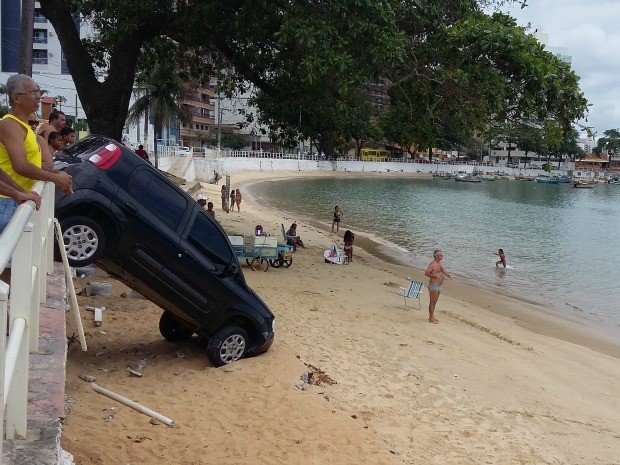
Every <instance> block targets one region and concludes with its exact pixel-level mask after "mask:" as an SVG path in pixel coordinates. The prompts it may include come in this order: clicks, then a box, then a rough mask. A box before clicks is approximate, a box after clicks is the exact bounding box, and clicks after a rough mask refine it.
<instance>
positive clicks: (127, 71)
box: [40, 0, 154, 140]
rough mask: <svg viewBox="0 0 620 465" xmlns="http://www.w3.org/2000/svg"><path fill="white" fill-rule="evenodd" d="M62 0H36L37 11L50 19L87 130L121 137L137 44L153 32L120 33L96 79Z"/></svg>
mask: <svg viewBox="0 0 620 465" xmlns="http://www.w3.org/2000/svg"><path fill="white" fill-rule="evenodd" d="M70 3H71V2H67V1H65V0H40V4H41V12H42V13H43V15H44V16H45V17H46V18H47V19H48V20H49V21H50V22H51V23H52V26H54V29H55V31H56V34H57V35H58V40H59V41H60V45H61V46H62V50H63V52H64V53H65V56H66V58H67V66H68V67H69V71H70V72H71V76H72V77H73V81H74V83H75V88H76V90H77V93H78V96H79V97H80V101H81V102H82V107H83V108H84V112H85V113H86V117H87V118H88V125H89V127H90V131H91V133H94V134H101V135H104V136H108V137H111V138H113V139H116V140H121V137H122V134H123V127H124V125H125V120H126V119H127V113H128V109H129V100H130V98H131V92H132V88H133V82H134V78H135V73H136V66H137V60H138V56H139V52H140V47H141V46H142V44H143V43H144V42H145V40H146V39H147V38H149V37H150V36H152V35H153V33H154V32H152V31H149V30H148V29H147V28H141V29H140V28H139V29H137V30H135V31H134V32H133V34H127V35H125V36H121V38H120V39H119V41H118V43H117V44H116V46H115V47H114V48H113V49H112V50H111V52H110V54H109V59H110V63H109V67H108V69H107V73H106V79H105V80H104V81H102V82H101V81H99V80H98V79H97V77H98V74H97V73H96V71H95V69H94V68H93V64H92V62H93V60H92V57H91V56H90V55H89V53H88V52H87V50H86V49H85V48H84V45H83V44H82V42H81V40H80V32H79V30H78V28H77V26H76V24H75V22H74V21H73V17H72V16H71V11H70V10H69V4H70Z"/></svg>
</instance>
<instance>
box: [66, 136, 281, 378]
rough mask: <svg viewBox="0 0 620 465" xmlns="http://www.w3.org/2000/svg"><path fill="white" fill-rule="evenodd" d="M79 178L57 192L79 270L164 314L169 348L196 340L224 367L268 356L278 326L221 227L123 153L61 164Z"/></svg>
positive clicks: (86, 142) (88, 143)
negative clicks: (94, 270) (118, 285)
mask: <svg viewBox="0 0 620 465" xmlns="http://www.w3.org/2000/svg"><path fill="white" fill-rule="evenodd" d="M54 160H55V166H56V167H57V168H59V169H63V170H65V171H66V172H68V173H69V174H71V176H72V177H73V190H74V192H73V194H70V195H64V194H62V192H60V191H59V190H56V217H57V218H58V220H59V221H60V224H61V227H62V230H63V240H64V244H65V250H66V251H67V254H68V257H69V262H70V264H71V265H72V266H85V265H88V264H90V263H93V262H95V261H96V262H97V264H98V265H99V266H100V267H101V268H102V269H104V270H105V271H107V272H108V273H110V274H111V275H113V276H115V277H116V278H118V279H119V280H120V281H122V282H123V283H125V284H126V285H127V286H129V287H130V288H132V289H135V290H136V291H138V292H139V293H141V294H142V295H143V296H145V297H146V298H147V299H149V300H151V301H152V302H154V303H155V304H157V305H159V306H160V307H161V308H162V309H163V310H164V312H163V314H162V316H161V318H160V322H159V329H160V332H161V334H162V336H163V337H164V338H166V339H167V340H169V341H181V340H184V339H189V338H190V337H191V336H192V335H193V334H197V335H198V337H199V340H200V341H202V342H204V343H205V344H206V348H207V355H208V357H209V359H210V361H211V362H212V363H213V365H215V366H221V365H224V364H226V363H229V362H232V361H234V360H237V359H239V358H242V357H244V356H246V355H255V354H259V353H262V352H265V351H267V350H268V349H269V347H270V346H271V344H272V343H273V338H274V331H275V324H276V323H275V317H274V315H273V313H272V312H271V311H270V309H269V308H268V307H267V305H266V304H265V303H264V302H263V301H262V300H261V298H260V297H258V295H256V293H255V292H254V291H252V289H250V287H249V286H248V284H247V283H246V281H245V278H244V276H243V272H242V270H241V267H240V266H239V262H238V261H237V259H236V258H235V254H234V252H233V249H232V246H231V245H230V242H229V241H228V238H227V237H226V233H225V232H224V231H223V229H222V228H221V226H220V225H219V223H218V222H217V221H215V220H214V219H213V218H212V217H211V216H210V215H209V214H207V212H206V210H204V209H203V208H202V207H201V206H200V205H198V203H196V202H195V201H194V199H192V198H191V197H190V196H189V195H188V194H187V193H186V192H184V191H183V190H182V189H180V188H179V187H178V186H177V185H175V184H174V183H173V182H171V181H170V180H169V179H168V178H167V177H166V176H164V175H163V174H162V173H161V172H160V171H159V170H157V169H155V168H154V167H153V166H151V165H150V164H148V163H146V162H145V161H144V160H142V158H140V157H139V156H138V155H136V154H135V153H134V152H133V151H131V150H130V149H129V148H127V147H125V146H124V145H122V144H120V143H118V142H116V141H114V140H112V139H109V138H106V137H102V136H89V137H87V138H85V139H83V140H81V141H79V142H77V143H75V144H73V145H71V146H69V147H67V148H65V149H63V150H62V151H60V152H57V153H56V155H55V159H54Z"/></svg>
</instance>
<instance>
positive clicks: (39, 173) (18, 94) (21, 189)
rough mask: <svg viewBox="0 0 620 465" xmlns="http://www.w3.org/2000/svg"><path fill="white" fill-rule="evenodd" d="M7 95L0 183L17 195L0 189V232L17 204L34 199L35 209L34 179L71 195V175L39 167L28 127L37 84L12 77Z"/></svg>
mask: <svg viewBox="0 0 620 465" xmlns="http://www.w3.org/2000/svg"><path fill="white" fill-rule="evenodd" d="M6 93H7V95H8V97H9V103H10V106H11V107H10V109H9V112H8V113H7V114H6V115H5V116H4V117H3V118H2V119H1V120H0V171H1V172H2V175H0V180H5V184H7V185H8V187H9V188H10V189H14V190H15V191H16V192H17V194H13V193H12V192H13V191H12V190H10V189H9V191H7V190H6V189H5V190H4V191H2V190H0V233H1V232H2V231H3V230H4V228H5V227H6V225H7V224H8V223H9V221H10V220H11V218H12V217H13V214H14V213H15V210H17V204H18V203H21V202H23V201H25V200H34V201H35V203H36V204H37V208H38V206H39V205H40V202H41V199H40V197H39V195H38V194H36V193H35V192H31V191H32V188H33V186H34V183H35V182H36V181H37V180H42V181H51V182H53V183H54V184H56V185H57V186H58V187H59V188H60V189H61V190H62V191H63V192H64V193H65V194H69V193H71V192H72V190H71V176H69V175H68V174H67V173H65V172H63V171H56V170H43V169H42V168H41V162H42V160H41V149H40V147H39V143H38V141H37V137H36V136H35V134H34V132H33V131H32V128H31V127H30V126H29V125H28V121H29V120H30V119H31V115H32V113H34V112H36V111H37V110H38V109H39V102H40V100H41V92H40V90H39V88H38V86H37V84H36V83H35V82H34V81H33V80H32V78H31V77H30V76H26V75H24V74H15V75H13V76H10V77H9V79H8V80H7V82H6ZM6 271H7V270H5V272H6ZM3 276H4V273H3ZM5 281H6V280H5Z"/></svg>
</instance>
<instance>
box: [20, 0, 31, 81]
mask: <svg viewBox="0 0 620 465" xmlns="http://www.w3.org/2000/svg"><path fill="white" fill-rule="evenodd" d="M33 34H34V0H22V17H21V31H20V35H19V72H20V73H21V74H26V75H28V76H32V41H33V37H32V36H33Z"/></svg>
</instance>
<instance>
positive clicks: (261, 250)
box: [228, 236, 280, 271]
mask: <svg viewBox="0 0 620 465" xmlns="http://www.w3.org/2000/svg"><path fill="white" fill-rule="evenodd" d="M228 240H229V241H230V243H231V245H232V246H233V251H234V252H235V256H236V257H237V260H239V261H241V260H245V262H246V263H247V265H248V266H249V267H250V268H252V271H257V270H262V271H267V270H268V269H269V265H270V262H272V261H275V260H278V261H279V257H280V255H279V251H278V242H277V239H276V238H275V237H274V238H271V237H269V236H254V237H253V240H252V243H251V244H246V243H245V238H244V236H228Z"/></svg>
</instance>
